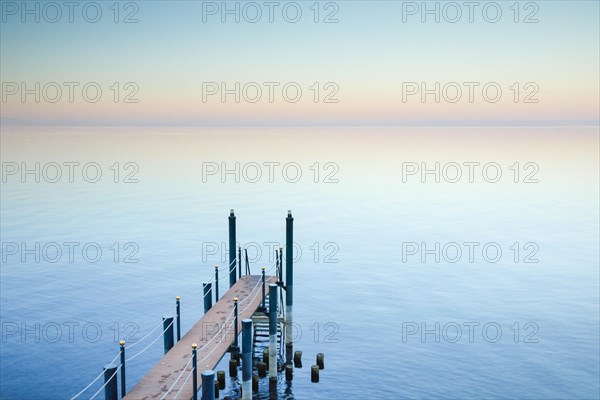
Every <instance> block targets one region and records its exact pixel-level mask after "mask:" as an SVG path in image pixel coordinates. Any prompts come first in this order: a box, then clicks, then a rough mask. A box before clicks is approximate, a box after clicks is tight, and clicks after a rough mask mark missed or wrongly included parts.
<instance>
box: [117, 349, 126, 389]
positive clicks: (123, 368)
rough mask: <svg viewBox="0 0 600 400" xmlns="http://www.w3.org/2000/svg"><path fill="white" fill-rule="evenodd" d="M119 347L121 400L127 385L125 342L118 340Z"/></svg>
mask: <svg viewBox="0 0 600 400" xmlns="http://www.w3.org/2000/svg"><path fill="white" fill-rule="evenodd" d="M119 345H120V346H121V398H123V397H125V395H126V394H127V385H126V384H125V341H124V340H120V341H119Z"/></svg>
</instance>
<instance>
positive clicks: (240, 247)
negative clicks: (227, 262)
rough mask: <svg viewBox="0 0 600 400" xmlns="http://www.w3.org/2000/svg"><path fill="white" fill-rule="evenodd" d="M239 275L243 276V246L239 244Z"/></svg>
mask: <svg viewBox="0 0 600 400" xmlns="http://www.w3.org/2000/svg"><path fill="white" fill-rule="evenodd" d="M238 277H239V278H240V279H241V278H242V246H238Z"/></svg>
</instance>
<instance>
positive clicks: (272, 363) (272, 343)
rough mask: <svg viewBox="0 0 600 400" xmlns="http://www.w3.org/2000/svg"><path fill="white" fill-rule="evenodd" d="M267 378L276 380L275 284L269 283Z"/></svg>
mask: <svg viewBox="0 0 600 400" xmlns="http://www.w3.org/2000/svg"><path fill="white" fill-rule="evenodd" d="M269 379H270V380H275V381H277V285H276V284H274V283H271V284H269Z"/></svg>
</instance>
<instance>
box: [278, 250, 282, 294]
mask: <svg viewBox="0 0 600 400" xmlns="http://www.w3.org/2000/svg"><path fill="white" fill-rule="evenodd" d="M278 261H279V268H278V269H279V282H280V284H281V285H283V248H281V247H280V248H279V260H278Z"/></svg>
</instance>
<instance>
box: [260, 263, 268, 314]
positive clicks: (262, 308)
mask: <svg viewBox="0 0 600 400" xmlns="http://www.w3.org/2000/svg"><path fill="white" fill-rule="evenodd" d="M261 270H262V304H261V306H260V309H261V311H262V312H266V311H267V307H266V301H265V300H266V298H265V267H262V268H261Z"/></svg>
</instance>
